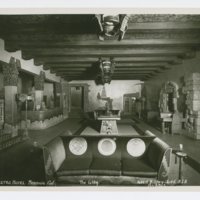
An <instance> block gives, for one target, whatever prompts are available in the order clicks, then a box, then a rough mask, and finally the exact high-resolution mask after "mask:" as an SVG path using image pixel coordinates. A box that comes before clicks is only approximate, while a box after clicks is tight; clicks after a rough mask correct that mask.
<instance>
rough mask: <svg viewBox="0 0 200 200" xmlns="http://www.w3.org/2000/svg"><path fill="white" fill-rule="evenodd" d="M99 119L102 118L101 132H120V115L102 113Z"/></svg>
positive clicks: (108, 133)
mask: <svg viewBox="0 0 200 200" xmlns="http://www.w3.org/2000/svg"><path fill="white" fill-rule="evenodd" d="M97 120H101V121H102V122H101V131H100V134H106V135H110V134H118V128H117V122H116V121H117V120H120V116H119V115H110V116H108V115H100V116H98V117H97Z"/></svg>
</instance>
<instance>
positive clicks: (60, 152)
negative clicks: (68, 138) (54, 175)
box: [46, 137, 66, 171]
mask: <svg viewBox="0 0 200 200" xmlns="http://www.w3.org/2000/svg"><path fill="white" fill-rule="evenodd" d="M46 147H47V149H48V151H49V153H50V155H51V159H52V162H53V166H54V169H55V171H57V170H58V169H59V167H60V166H61V164H62V163H63V161H64V160H65V158H66V153H65V148H64V144H63V141H62V139H61V138H60V137H57V138H55V139H53V140H52V141H50V142H49V143H48V144H47V145H46Z"/></svg>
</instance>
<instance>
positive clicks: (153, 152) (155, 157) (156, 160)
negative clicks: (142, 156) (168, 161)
mask: <svg viewBox="0 0 200 200" xmlns="http://www.w3.org/2000/svg"><path fill="white" fill-rule="evenodd" d="M167 149H169V146H168V145H167V144H166V143H165V142H164V141H162V140H160V139H159V138H155V139H154V140H153V141H152V142H151V144H150V145H149V148H148V151H147V157H148V160H149V162H150V164H151V166H152V167H153V168H154V169H156V170H159V168H160V165H161V162H162V159H163V155H164V153H165V151H166V150H167Z"/></svg>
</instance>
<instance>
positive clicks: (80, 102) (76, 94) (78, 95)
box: [70, 86, 84, 111]
mask: <svg viewBox="0 0 200 200" xmlns="http://www.w3.org/2000/svg"><path fill="white" fill-rule="evenodd" d="M70 93H71V111H75V110H77V111H83V107H84V87H82V86H71V88H70Z"/></svg>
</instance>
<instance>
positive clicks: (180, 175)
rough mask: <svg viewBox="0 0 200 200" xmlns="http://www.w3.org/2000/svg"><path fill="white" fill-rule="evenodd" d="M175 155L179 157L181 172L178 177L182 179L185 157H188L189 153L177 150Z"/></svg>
mask: <svg viewBox="0 0 200 200" xmlns="http://www.w3.org/2000/svg"><path fill="white" fill-rule="evenodd" d="M175 155H176V156H177V157H178V158H179V172H178V179H179V180H181V179H182V162H183V159H184V158H186V157H187V154H186V153H184V152H182V151H177V152H175Z"/></svg>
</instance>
